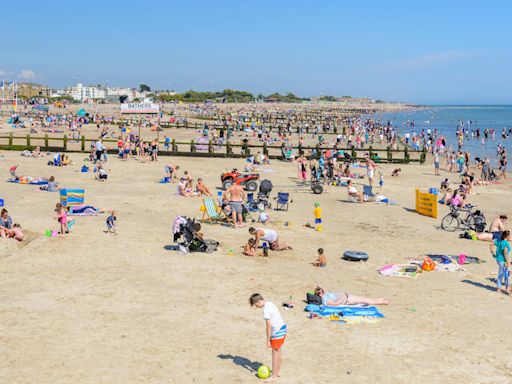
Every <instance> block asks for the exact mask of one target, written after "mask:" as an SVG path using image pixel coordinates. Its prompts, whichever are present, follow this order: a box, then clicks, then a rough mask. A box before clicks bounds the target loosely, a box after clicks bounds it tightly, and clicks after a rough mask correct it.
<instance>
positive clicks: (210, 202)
mask: <svg viewBox="0 0 512 384" xmlns="http://www.w3.org/2000/svg"><path fill="white" fill-rule="evenodd" d="M203 205H204V208H205V210H204V212H203V217H202V218H201V222H202V223H204V222H205V220H208V221H209V222H210V224H213V223H214V222H219V221H221V222H222V221H227V222H228V223H230V224H233V221H232V220H231V219H230V218H229V217H228V216H226V215H225V214H224V211H223V210H222V208H221V207H219V206H218V205H217V204H215V200H214V199H213V197H211V196H209V197H205V198H203Z"/></svg>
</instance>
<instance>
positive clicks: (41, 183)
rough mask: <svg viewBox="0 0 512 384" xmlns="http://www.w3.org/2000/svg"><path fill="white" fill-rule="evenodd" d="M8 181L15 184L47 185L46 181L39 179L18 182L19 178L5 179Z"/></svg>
mask: <svg viewBox="0 0 512 384" xmlns="http://www.w3.org/2000/svg"><path fill="white" fill-rule="evenodd" d="M7 182H8V183H15V184H30V185H47V184H48V181H44V180H40V181H31V182H30V183H20V181H19V180H7Z"/></svg>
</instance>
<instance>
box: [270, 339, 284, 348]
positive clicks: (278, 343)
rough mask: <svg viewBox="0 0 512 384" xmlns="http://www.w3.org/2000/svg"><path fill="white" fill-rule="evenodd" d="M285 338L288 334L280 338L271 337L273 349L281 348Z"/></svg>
mask: <svg viewBox="0 0 512 384" xmlns="http://www.w3.org/2000/svg"><path fill="white" fill-rule="evenodd" d="M285 338H286V336H283V337H281V338H280V339H270V345H271V346H272V349H275V350H279V349H281V347H282V346H283V343H284V339H285Z"/></svg>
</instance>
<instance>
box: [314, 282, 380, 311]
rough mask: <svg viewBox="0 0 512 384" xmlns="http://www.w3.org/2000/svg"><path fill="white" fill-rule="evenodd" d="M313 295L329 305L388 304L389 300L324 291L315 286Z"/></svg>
mask: <svg viewBox="0 0 512 384" xmlns="http://www.w3.org/2000/svg"><path fill="white" fill-rule="evenodd" d="M315 295H318V296H320V297H321V298H322V304H323V305H327V306H330V307H339V306H342V305H356V304H365V305H388V304H389V302H388V301H387V300H386V299H382V298H381V299H369V298H367V297H358V296H353V295H351V294H350V293H346V292H344V293H336V292H329V291H326V290H325V289H324V288H322V287H316V288H315Z"/></svg>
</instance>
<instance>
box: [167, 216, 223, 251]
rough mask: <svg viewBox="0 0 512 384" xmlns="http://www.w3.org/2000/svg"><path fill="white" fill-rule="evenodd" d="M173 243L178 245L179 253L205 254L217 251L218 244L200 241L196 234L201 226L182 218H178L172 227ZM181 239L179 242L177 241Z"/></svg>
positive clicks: (194, 220) (212, 241) (191, 220)
mask: <svg viewBox="0 0 512 384" xmlns="http://www.w3.org/2000/svg"><path fill="white" fill-rule="evenodd" d="M172 229H173V234H174V242H175V243H176V242H177V244H178V246H179V248H180V251H181V252H183V253H189V252H206V253H212V252H214V251H216V250H217V247H218V246H219V242H217V241H215V240H207V239H200V238H199V236H197V233H198V232H199V231H200V230H201V224H200V223H196V219H190V218H188V217H184V216H178V217H176V219H175V220H174V224H173V226H172ZM180 238H183V240H182V241H181V242H179V241H178V240H179V239H180Z"/></svg>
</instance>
